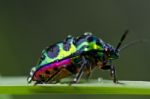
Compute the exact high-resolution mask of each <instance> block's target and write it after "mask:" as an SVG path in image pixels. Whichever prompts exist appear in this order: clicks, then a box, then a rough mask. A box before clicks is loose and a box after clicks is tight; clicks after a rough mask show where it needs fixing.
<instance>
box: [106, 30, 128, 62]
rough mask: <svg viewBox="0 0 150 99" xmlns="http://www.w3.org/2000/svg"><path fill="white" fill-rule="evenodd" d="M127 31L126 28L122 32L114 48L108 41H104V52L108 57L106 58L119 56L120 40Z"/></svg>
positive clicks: (121, 40)
mask: <svg viewBox="0 0 150 99" xmlns="http://www.w3.org/2000/svg"><path fill="white" fill-rule="evenodd" d="M127 33H128V30H126V31H125V32H124V34H123V35H122V37H121V39H120V41H119V43H118V44H117V47H116V48H114V47H113V46H111V45H110V44H108V43H105V46H104V53H105V55H106V56H107V57H108V59H118V58H119V51H120V46H121V44H122V42H123V41H124V39H125V37H126V35H127Z"/></svg>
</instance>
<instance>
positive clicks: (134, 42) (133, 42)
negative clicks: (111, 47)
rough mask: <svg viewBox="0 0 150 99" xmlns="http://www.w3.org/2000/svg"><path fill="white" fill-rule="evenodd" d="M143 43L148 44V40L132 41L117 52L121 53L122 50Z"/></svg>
mask: <svg viewBox="0 0 150 99" xmlns="http://www.w3.org/2000/svg"><path fill="white" fill-rule="evenodd" d="M145 42H149V39H140V40H134V41H131V42H129V43H127V44H125V45H123V46H122V47H121V48H120V49H118V50H119V51H122V50H123V49H126V48H128V47H130V46H131V45H135V44H139V43H145Z"/></svg>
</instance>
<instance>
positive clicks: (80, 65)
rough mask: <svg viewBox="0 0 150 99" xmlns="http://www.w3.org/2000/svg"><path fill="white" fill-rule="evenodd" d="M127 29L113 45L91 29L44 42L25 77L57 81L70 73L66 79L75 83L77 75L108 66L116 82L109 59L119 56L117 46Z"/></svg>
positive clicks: (46, 81)
mask: <svg viewBox="0 0 150 99" xmlns="http://www.w3.org/2000/svg"><path fill="white" fill-rule="evenodd" d="M127 34H128V30H126V31H125V32H124V34H123V35H122V37H121V39H120V41H119V43H118V45H117V47H116V48H114V47H113V46H111V45H110V44H108V43H106V42H104V41H103V40H102V39H101V38H99V37H96V36H94V35H93V34H92V33H84V34H83V35H81V36H78V37H73V36H70V35H69V36H68V37H67V38H66V39H64V40H63V41H61V42H57V43H55V44H53V45H50V46H48V47H47V48H45V49H44V50H43V51H42V54H41V57H40V59H39V61H38V64H37V65H36V66H35V67H33V68H32V69H31V71H30V75H29V77H28V79H27V81H28V83H31V82H32V81H34V82H35V84H43V83H57V82H59V81H60V80H61V79H62V78H65V77H69V76H73V77H74V78H73V79H72V81H70V83H78V82H79V81H80V78H81V77H82V76H83V75H85V76H86V77H87V78H88V77H89V76H90V75H91V72H92V70H93V69H94V68H96V67H98V68H100V69H102V70H110V76H111V78H112V80H113V82H114V83H117V82H118V80H117V77H116V70H115V66H114V65H113V64H112V60H114V59H118V58H119V49H120V46H121V44H122V42H123V41H124V39H125V37H126V35H127Z"/></svg>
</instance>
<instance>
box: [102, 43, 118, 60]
mask: <svg viewBox="0 0 150 99" xmlns="http://www.w3.org/2000/svg"><path fill="white" fill-rule="evenodd" d="M104 53H105V55H106V56H107V57H108V59H118V58H119V51H118V50H116V49H115V48H114V47H113V46H111V45H110V44H108V43H106V44H105V47H104Z"/></svg>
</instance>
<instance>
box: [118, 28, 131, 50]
mask: <svg viewBox="0 0 150 99" xmlns="http://www.w3.org/2000/svg"><path fill="white" fill-rule="evenodd" d="M128 32H129V30H126V31H125V32H124V34H123V35H122V37H121V39H120V41H119V43H118V45H117V47H116V49H115V51H118V49H119V48H120V46H121V44H122V42H123V41H124V39H125V38H126V36H127V34H128Z"/></svg>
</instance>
